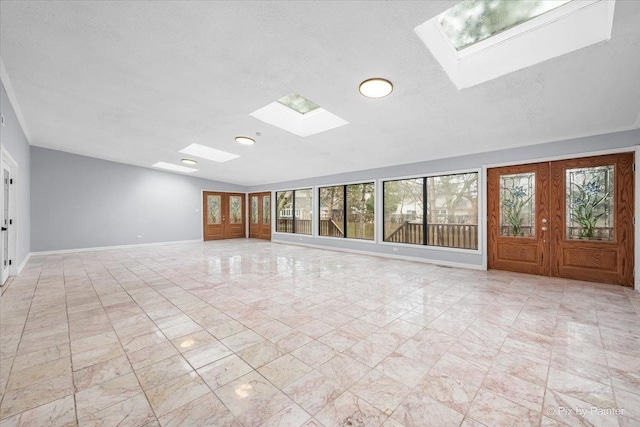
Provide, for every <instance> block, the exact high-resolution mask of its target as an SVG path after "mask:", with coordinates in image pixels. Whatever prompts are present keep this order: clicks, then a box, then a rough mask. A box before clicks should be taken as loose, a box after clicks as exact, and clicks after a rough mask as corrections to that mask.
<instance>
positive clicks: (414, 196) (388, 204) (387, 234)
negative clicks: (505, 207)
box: [383, 172, 478, 249]
mask: <svg viewBox="0 0 640 427" xmlns="http://www.w3.org/2000/svg"><path fill="white" fill-rule="evenodd" d="M425 201H426V209H425ZM383 206H384V225H383V231H384V233H383V234H384V241H385V242H394V243H409V244H416V245H429V246H442V247H451V248H462V249H478V174H477V173H476V172H473V173H464V174H455V175H441V176H433V177H427V178H414V179H404V180H396V181H386V182H384V184H383Z"/></svg>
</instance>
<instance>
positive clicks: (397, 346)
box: [0, 240, 640, 427]
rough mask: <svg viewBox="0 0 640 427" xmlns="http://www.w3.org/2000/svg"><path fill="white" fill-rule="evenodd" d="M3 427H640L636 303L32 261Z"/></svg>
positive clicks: (189, 255) (359, 268) (373, 266)
mask: <svg viewBox="0 0 640 427" xmlns="http://www.w3.org/2000/svg"><path fill="white" fill-rule="evenodd" d="M5 289H6V290H5V292H4V294H3V296H2V299H1V309H2V310H1V317H0V320H1V325H0V328H1V329H0V332H1V335H0V336H1V355H0V374H1V375H0V386H1V391H2V395H3V397H2V402H1V404H0V424H1V425H2V426H3V427H5V426H6V427H9V426H14V425H29V426H63V425H64V426H66V425H76V424H77V425H81V426H85V425H111V426H115V425H120V426H157V425H161V426H196V425H203V426H227V425H230V426H262V425H264V426H377V425H384V426H390V427H391V426H393V427H398V426H407V427H408V426H449V425H451V426H457V425H464V426H483V425H484V426H517V425H527V426H528V425H535V426H540V425H542V426H557V425H571V426H573V425H580V426H582V425H596V426H600V425H601V426H618V425H619V426H632V425H640V357H639V356H640V317H639V316H638V314H639V313H640V294H638V293H636V292H634V291H631V290H628V289H624V288H621V287H616V286H610V285H597V284H591V283H583V282H575V281H568V280H558V279H548V278H542V277H536V276H527V275H518V274H510V273H504V272H478V271H472V270H463V269H453V268H444V267H438V266H435V265H430V264H424V263H416V262H406V261H398V260H389V259H384V258H374V257H368V256H362V255H353V254H346V253H338V252H331V251H323V250H315V249H309V248H301V247H295V246H287V245H278V244H272V243H268V242H261V241H250V240H235V241H226V242H211V243H190V244H173V245H165V246H155V247H146V248H136V249H125V250H117V251H116V250H114V251H98V252H84V253H76V254H66V255H52V256H38V257H33V258H32V259H31V260H30V261H29V263H28V264H27V266H26V268H25V269H24V270H23V272H22V274H21V275H20V276H19V277H17V278H15V279H13V281H12V282H11V283H10V284H9V286H8V287H5Z"/></svg>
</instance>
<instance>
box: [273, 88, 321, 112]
mask: <svg viewBox="0 0 640 427" xmlns="http://www.w3.org/2000/svg"><path fill="white" fill-rule="evenodd" d="M278 102H279V103H280V104H282V105H284V106H285V107H289V108H291V109H292V110H293V111H297V112H298V113H300V114H307V113H309V112H311V111H313V110H317V109H318V108H320V106H319V105H318V104H316V103H315V102H313V101H309V100H308V99H307V98H305V97H303V96H300V95H298V94H297V93H295V92H294V93H290V94H289V95H287V96H283V97H282V98H280V99H278Z"/></svg>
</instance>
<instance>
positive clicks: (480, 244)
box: [376, 168, 486, 255]
mask: <svg viewBox="0 0 640 427" xmlns="http://www.w3.org/2000/svg"><path fill="white" fill-rule="evenodd" d="M470 173H475V174H477V176H478V189H477V191H478V202H477V203H478V209H477V210H478V223H477V225H478V236H477V241H478V249H463V248H452V247H449V246H435V245H428V244H425V243H422V244H414V243H396V242H387V241H385V240H384V183H385V182H389V181H402V180H409V179H422V180H423V182H422V188H423V204H424V206H423V212H422V215H423V236H424V237H423V241H426V239H427V233H426V228H427V222H426V220H425V218H426V215H427V209H426V186H427V178H434V177H439V176H447V175H463V174H470ZM377 183H378V184H379V185H377V186H376V187H377V188H379V191H378V192H377V193H376V196H377V197H378V201H377V202H376V204H378V203H379V205H378V206H377V208H378V210H379V211H381V212H382V213H383V217H382V220H379V221H378V227H379V228H378V229H377V231H378V235H379V236H381V237H380V240H379V241H377V243H378V244H380V245H383V246H395V247H403V248H412V249H415V250H423V251H424V250H435V251H443V252H457V253H465V254H474V255H479V254H482V253H483V252H484V248H483V245H484V243H483V242H484V240H483V239H484V237H483V235H484V227H483V226H482V221H481V220H482V218H483V215H485V214H484V206H483V203H484V186H485V185H486V183H485V177H484V176H483V175H482V168H469V169H459V170H453V171H441V172H429V173H425V174H412V175H404V176H397V177H387V178H379V179H378V180H377ZM378 218H380V217H379V216H378Z"/></svg>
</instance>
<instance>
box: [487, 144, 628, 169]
mask: <svg viewBox="0 0 640 427" xmlns="http://www.w3.org/2000/svg"><path fill="white" fill-rule="evenodd" d="M636 147H638V146H637V145H631V146H627V147H621V148H610V149H607V150H596V151H583V152H579V153H568V154H559V155H557V156H549V157H538V158H533V159H524V160H514V161H510V162H502V163H489V164H485V165H482V167H483V168H484V167H486V168H487V169H491V168H501V167H504V166H519V165H527V164H529V163H542V162H555V161H556V160H567V159H579V158H582V157H595V156H606V155H607V154H618V153H630V152H632V151H635V150H636Z"/></svg>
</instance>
